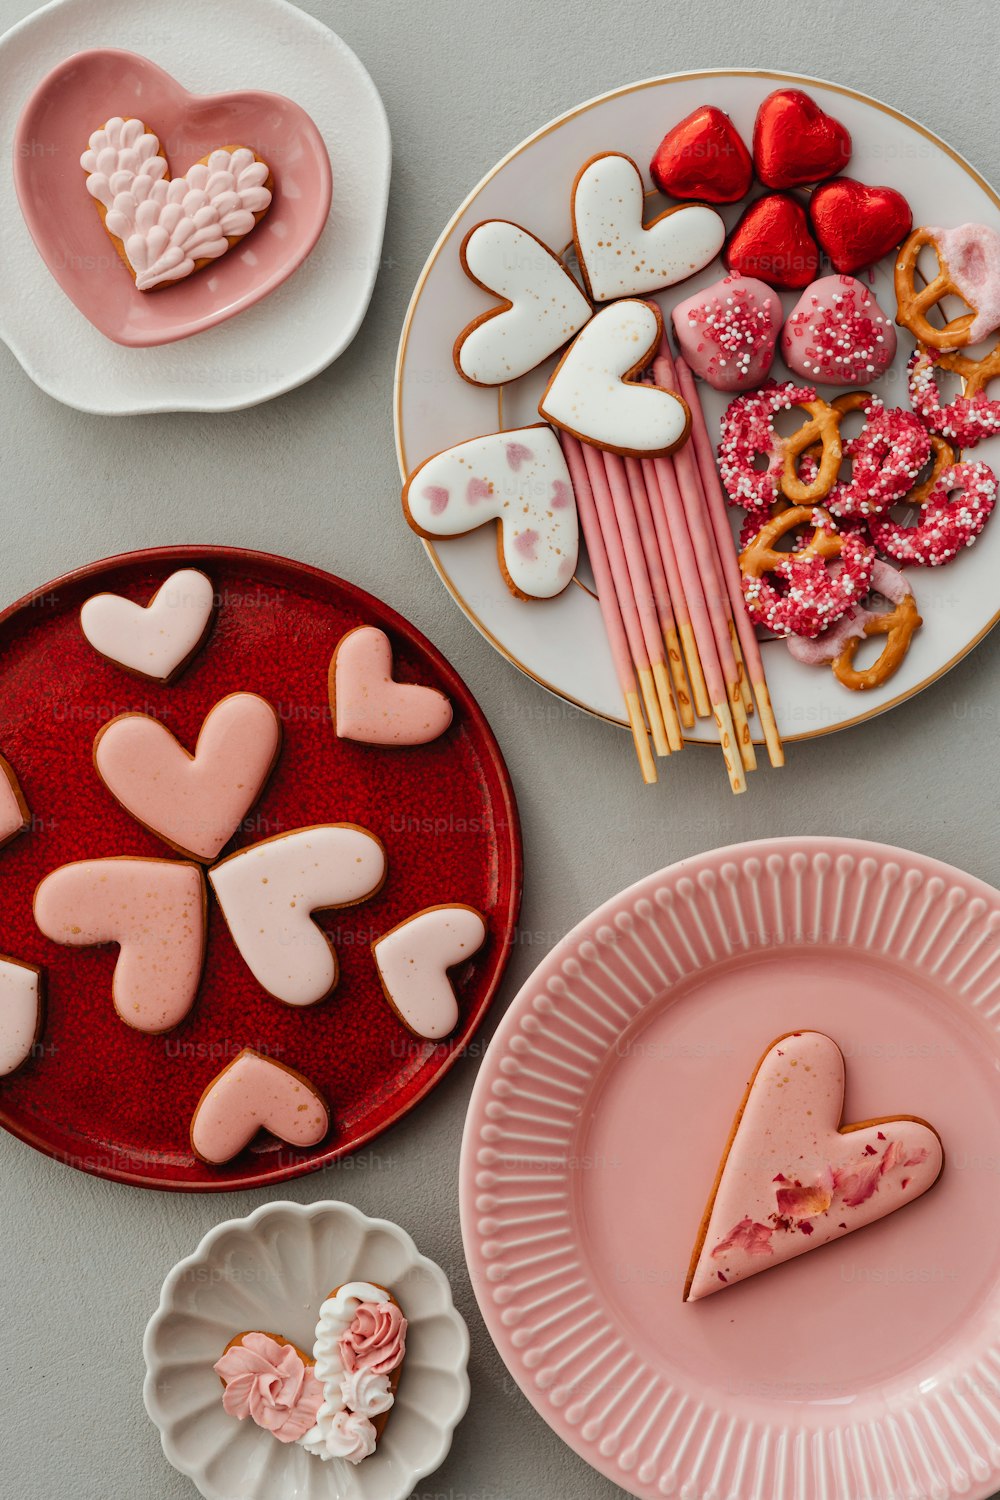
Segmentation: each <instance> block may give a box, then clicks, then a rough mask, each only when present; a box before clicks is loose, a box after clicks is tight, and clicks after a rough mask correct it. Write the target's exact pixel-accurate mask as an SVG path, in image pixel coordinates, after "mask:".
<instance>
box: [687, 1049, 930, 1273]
mask: <svg viewBox="0 0 1000 1500" xmlns="http://www.w3.org/2000/svg"><path fill="white" fill-rule="evenodd" d="M843 1108H844V1058H843V1054H842V1052H841V1050H840V1048H839V1047H838V1046H837V1044H836V1042H834V1041H831V1039H830V1038H829V1037H828V1036H824V1035H823V1034H822V1033H821V1032H818V1031H796V1032H791V1033H789V1034H788V1035H787V1036H782V1037H779V1038H778V1039H777V1041H775V1042H773V1043H772V1044H771V1046H770V1047H769V1048H768V1050H767V1052H765V1054H764V1056H763V1057H762V1058H761V1060H760V1062H759V1063H758V1065H757V1069H756V1072H755V1073H754V1076H753V1078H752V1079H751V1081H750V1084H749V1087H748V1089H747V1092H746V1094H745V1096H744V1099H743V1103H742V1105H741V1106H740V1110H739V1113H738V1115H737V1117H736V1121H735V1123H734V1125H733V1129H732V1134H731V1136H730V1139H729V1144H728V1146H727V1148H726V1152H725V1155H724V1157H723V1160H722V1165H721V1166H720V1168H719V1173H718V1176H717V1178H716V1182H715V1187H714V1188H713V1190H712V1195H711V1197H710V1199H709V1202H708V1206H707V1208H706V1210H705V1216H704V1219H703V1220H702V1225H701V1229H700V1230H699V1233H698V1238H697V1241H696V1243H695V1247H694V1253H693V1254H692V1257H691V1266H690V1269H689V1271H688V1277H687V1282H686V1284H685V1288H684V1299H685V1301H687V1302H696V1301H698V1300H699V1299H700V1298H702V1297H707V1296H710V1295H711V1293H712V1292H718V1291H721V1290H722V1289H723V1288H724V1287H727V1286H732V1285H733V1284H734V1283H735V1282H737V1281H744V1280H746V1278H747V1277H749V1276H755V1275H756V1274H757V1273H758V1272H759V1271H767V1270H770V1269H771V1268H772V1267H773V1266H779V1265H781V1264H782V1263H783V1262H784V1261H787V1260H791V1259H792V1258H793V1257H794V1256H797V1255H803V1254H804V1253H805V1252H806V1251H807V1250H815V1249H817V1248H818V1247H819V1246H820V1245H826V1244H829V1243H830V1241H831V1240H836V1239H840V1238H841V1237H842V1236H843V1235H845V1234H849V1233H850V1232H851V1231H852V1230H855V1229H863V1228H864V1227H865V1226H866V1225H868V1224H873V1223H874V1222H875V1221H876V1220H877V1219H882V1218H884V1217H885V1216H886V1215H887V1214H891V1213H893V1212H894V1210H896V1209H897V1208H904V1207H905V1206H906V1205H907V1204H908V1203H912V1202H913V1201H914V1199H916V1198H919V1197H920V1196H921V1195H922V1194H923V1193H926V1192H927V1190H928V1188H930V1187H933V1185H934V1183H935V1182H936V1181H937V1179H938V1176H939V1175H940V1172H941V1168H942V1166H943V1164H944V1153H943V1150H942V1147H941V1141H940V1138H939V1137H938V1135H937V1133H936V1131H935V1130H934V1129H933V1127H932V1126H930V1125H928V1124H927V1123H926V1121H924V1120H920V1119H917V1118H915V1117H914V1116H911V1115H900V1116H897V1117H895V1118H888V1119H873V1120H865V1121H862V1122H861V1123H859V1124H854V1125H842V1124H841V1120H842V1115H843Z"/></svg>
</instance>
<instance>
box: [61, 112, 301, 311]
mask: <svg viewBox="0 0 1000 1500" xmlns="http://www.w3.org/2000/svg"><path fill="white" fill-rule="evenodd" d="M80 165H81V166H82V168H83V170H84V171H85V172H86V174H87V192H88V193H89V194H90V196H91V197H92V198H93V199H94V201H95V203H96V204H97V210H98V212H99V214H100V216H101V219H102V221H103V223H104V227H105V229H106V230H107V232H108V234H109V235H110V236H111V239H112V242H113V243H114V246H115V249H116V250H117V251H118V254H119V256H120V257H121V259H122V261H123V262H124V263H125V265H126V267H127V268H128V270H129V272H130V274H131V276H132V278H133V280H134V281H135V284H136V288H137V290H139V291H140V292H148V291H153V290H155V289H156V288H157V287H163V286H169V285H170V283H171V282H175V281H180V280H181V279H182V278H183V277H185V276H190V275H191V273H192V272H193V271H197V270H200V269H201V267H202V266H207V265H208V264H209V263H210V262H211V261H214V260H218V258H219V256H221V255H225V254H226V252H227V251H228V250H230V249H231V248H232V247H233V246H234V245H236V244H238V243H239V241H240V240H242V239H244V238H245V237H246V235H248V234H249V233H250V231H251V229H253V228H254V227H255V225H257V224H258V223H259V222H260V220H261V219H262V218H263V217H264V215H265V214H266V213H267V210H268V209H269V208H270V206H271V188H272V186H273V179H272V177H271V170H270V168H269V167H268V165H267V163H266V162H264V161H261V160H260V158H259V157H258V156H256V155H255V153H254V152H253V151H251V150H250V149H249V147H247V146H222V147H219V148H218V149H217V150H215V151H212V152H210V153H209V154H208V156H205V157H202V159H201V161H199V162H196V163H195V164H194V166H192V167H190V168H189V169H188V171H187V174H186V175H185V176H184V177H173V178H172V177H171V176H170V169H169V167H168V165H167V160H166V157H165V156H164V154H163V151H162V148H161V146H160V142H159V139H158V138H157V136H155V135H154V134H153V133H152V132H151V131H148V130H147V129H146V127H145V125H144V124H143V122H142V121H141V120H135V119H129V120H125V119H122V117H121V116H120V115H116V116H114V117H113V118H112V119H110V120H108V121H107V123H106V124H105V125H103V126H102V127H101V128H100V130H95V131H94V133H93V135H92V136H91V137H90V142H89V145H88V149H87V150H86V151H85V152H84V153H83V155H82V156H81V157H80Z"/></svg>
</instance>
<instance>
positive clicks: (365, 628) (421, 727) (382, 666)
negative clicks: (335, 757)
mask: <svg viewBox="0 0 1000 1500" xmlns="http://www.w3.org/2000/svg"><path fill="white" fill-rule="evenodd" d="M330 707H331V710H332V712H333V724H334V730H335V732H336V734H337V737H338V738H339V739H342V740H358V741H359V742H360V743H361V744H363V745H426V744H428V743H429V742H430V741H431V740H436V739H439V738H440V737H441V735H442V734H444V732H445V730H446V729H447V728H448V726H449V725H450V723H451V717H452V710H451V702H450V700H449V699H448V698H447V697H446V696H445V694H444V693H440V692H438V690H437V688H431V687H423V686H422V685H421V684H420V683H416V682H397V681H396V679H395V678H394V677H393V675H392V643H391V642H390V640H389V637H388V636H387V635H386V634H385V632H384V631H383V630H376V629H375V627H374V626H373V625H360V626H358V628H357V629H356V630H349V631H348V633H347V634H346V635H345V636H344V637H343V638H342V639H341V641H340V642H339V643H338V645H337V649H336V651H335V652H334V653H333V659H332V661H331V662H330Z"/></svg>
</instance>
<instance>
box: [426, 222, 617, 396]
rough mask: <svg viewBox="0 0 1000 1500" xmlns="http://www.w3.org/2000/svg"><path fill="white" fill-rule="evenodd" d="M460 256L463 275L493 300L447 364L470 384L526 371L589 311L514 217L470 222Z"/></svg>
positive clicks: (465, 330)
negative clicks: (512, 220) (493, 304)
mask: <svg viewBox="0 0 1000 1500" xmlns="http://www.w3.org/2000/svg"><path fill="white" fill-rule="evenodd" d="M460 255H461V260H462V269H463V270H464V271H465V274H466V276H468V277H469V279H470V281H474V282H475V283H476V285H477V286H479V287H482V289H483V291H484V292H489V293H490V294H491V295H492V296H494V297H497V298H499V301H500V305H499V307H493V308H490V310H489V311H488V312H484V313H480V315H479V317H478V318H474V319H473V320H472V322H471V323H469V324H468V325H467V326H466V327H465V328H463V329H462V332H461V333H460V334H459V335H458V338H457V339H456V340H455V349H454V359H455V368H456V369H457V370H458V373H459V374H460V375H461V376H462V377H463V379H465V380H468V381H469V382H470V384H472V385H485V386H490V385H502V384H503V383H504V382H505V381H508V380H517V379H518V378H519V376H521V375H526V374H527V373H528V371H529V370H533V369H534V368H535V366H536V365H540V364H541V363H542V361H543V360H545V359H548V358H549V356H550V355H551V354H555V353H556V351H557V350H559V349H561V348H562V347H563V345H564V344H566V343H568V342H569V340H570V339H571V338H572V337H573V335H574V334H575V333H579V331H580V329H581V328H582V327H583V325H584V324H585V323H586V322H587V320H588V319H589V318H590V315H591V313H592V312H593V308H592V307H591V305H590V300H589V298H587V297H585V296H584V294H583V292H582V291H581V290H580V288H579V287H578V286H577V284H576V282H575V281H574V280H573V278H572V276H571V275H570V273H569V272H568V271H567V269H566V267H565V266H564V265H563V263H562V261H560V260H558V259H557V257H556V256H555V255H553V253H552V251H551V250H550V249H549V248H548V246H547V245H543V244H542V242H541V240H539V239H536V237H535V236H534V235H533V234H530V233H529V232H528V230H527V229H522V228H521V226H520V225H519V224H512V223H510V222H509V221H508V220H507V219H488V220H487V221H486V222H485V223H483V224H476V225H475V227H474V228H472V229H470V230H469V232H468V234H467V235H466V236H465V239H464V240H463V241H462V248H461V251H460Z"/></svg>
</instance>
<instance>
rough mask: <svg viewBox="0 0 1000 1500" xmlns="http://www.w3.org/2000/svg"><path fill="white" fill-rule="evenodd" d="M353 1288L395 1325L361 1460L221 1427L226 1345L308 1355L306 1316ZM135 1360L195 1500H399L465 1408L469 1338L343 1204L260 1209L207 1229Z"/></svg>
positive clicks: (311, 1319) (423, 1276)
mask: <svg viewBox="0 0 1000 1500" xmlns="http://www.w3.org/2000/svg"><path fill="white" fill-rule="evenodd" d="M356 1280H365V1281H372V1282H374V1283H375V1284H376V1285H378V1286H384V1287H387V1288H391V1289H392V1293H393V1295H394V1296H395V1297H396V1298H397V1300H398V1301H399V1303H400V1306H401V1307H402V1309H403V1311H404V1314H405V1316H406V1318H407V1321H408V1324H409V1327H408V1329H407V1352H406V1360H405V1362H404V1365H403V1368H402V1372H401V1375H400V1380H399V1388H398V1391H397V1394H396V1402H395V1405H394V1406H393V1409H392V1411H391V1412H390V1414H389V1420H388V1423H387V1424H386V1427H385V1431H384V1433H383V1434H382V1436H381V1437H380V1439H379V1443H378V1447H377V1449H376V1451H375V1453H373V1454H372V1456H371V1457H370V1458H367V1459H364V1460H363V1461H362V1462H361V1463H360V1464H357V1465H352V1464H349V1463H346V1462H344V1461H342V1460H340V1459H332V1460H330V1461H329V1462H322V1461H321V1460H320V1459H318V1458H316V1457H313V1456H311V1455H310V1454H309V1453H307V1452H306V1451H305V1449H304V1448H303V1447H301V1446H300V1445H299V1444H298V1443H290V1444H286V1443H281V1442H278V1441H276V1440H275V1439H274V1438H273V1437H272V1436H271V1434H270V1433H268V1432H265V1431H264V1430H263V1429H262V1428H260V1427H257V1426H255V1425H254V1424H253V1423H252V1422H251V1421H249V1420H248V1421H245V1422H240V1421H237V1420H236V1419H235V1418H234V1417H231V1416H228V1415H227V1414H226V1412H225V1411H224V1410H223V1406H222V1385H221V1382H220V1380H219V1377H218V1375H216V1374H215V1372H214V1369H213V1366H214V1364H215V1362H216V1360H218V1359H219V1357H220V1355H221V1354H222V1351H223V1349H224V1348H225V1346H226V1345H227V1344H228V1343H229V1341H230V1339H232V1338H233V1337H235V1335H236V1334H238V1333H242V1332H244V1331H246V1330H251V1329H258V1330H264V1331H269V1332H272V1331H273V1332H277V1333H279V1334H280V1335H281V1336H282V1337H284V1338H286V1339H288V1340H289V1341H290V1342H292V1343H294V1344H296V1345H298V1346H299V1347H300V1348H301V1349H305V1350H311V1349H312V1347H313V1337H314V1331H315V1326H316V1320H317V1316H318V1312H319V1308H320V1305H321V1304H322V1302H323V1301H324V1300H325V1298H326V1297H327V1296H328V1295H329V1293H330V1292H331V1291H332V1290H333V1289H334V1288H335V1287H337V1286H339V1285H341V1284H342V1283H344V1282H347V1281H356ZM143 1348H144V1353H145V1357H146V1380H145V1385H144V1387H143V1399H144V1401H145V1404H146V1410H147V1411H148V1413H149V1415H150V1417H151V1418H152V1420H153V1421H154V1422H155V1423H156V1426H157V1427H158V1428H159V1431H160V1437H161V1441H162V1443H163V1451H164V1453H165V1454H166V1456H167V1458H168V1459H169V1460H170V1462H171V1463H172V1464H173V1466H174V1468H175V1469H178V1470H180V1472H181V1473H182V1474H186V1475H187V1476H188V1477H189V1478H190V1479H191V1480H192V1481H193V1482H194V1484H195V1485H196V1486H197V1489H198V1491H199V1493H200V1494H201V1495H203V1496H204V1497H205V1500H405V1497H407V1496H408V1495H410V1493H411V1491H412V1490H413V1488H414V1486H415V1485H416V1484H417V1483H418V1482H419V1480H421V1479H422V1478H423V1477H424V1476H425V1475H427V1474H430V1473H432V1472H433V1471H434V1470H435V1469H437V1468H438V1467H439V1466H440V1465H441V1464H442V1463H443V1461H444V1459H445V1457H446V1456H447V1453H448V1450H449V1448H450V1447H451V1440H452V1434H453V1432H454V1429H455V1427H456V1426H457V1424H458V1423H459V1422H460V1421H461V1419H462V1417H463V1416H464V1414H465V1409H466V1407H467V1405H468V1401H469V1379H468V1374H467V1368H466V1367H467V1365H468V1358H469V1336H468V1332H467V1330H466V1327H465V1324H464V1322H463V1321H462V1318H461V1316H460V1314H459V1313H458V1312H457V1311H456V1309H455V1306H454V1304H453V1302H452V1298H451V1288H450V1286H449V1284H448V1279H447V1277H446V1276H445V1274H444V1272H443V1271H442V1270H441V1269H440V1267H439V1266H437V1265H435V1264H434V1262H433V1261H430V1260H428V1259H427V1258H426V1257H425V1256H423V1255H421V1254H420V1253H419V1252H418V1250H417V1248H416V1246H415V1245H414V1243H413V1241H412V1240H411V1238H410V1236H409V1235H408V1234H406V1232H405V1231H404V1230H402V1229H400V1228H399V1227H398V1226H397V1225H395V1224H391V1223H389V1222H388V1221H387V1220H385V1219H370V1218H368V1217H367V1216H366V1215H364V1214H362V1213H360V1212H359V1211H358V1210H357V1209H356V1208H353V1207H352V1206H351V1205H350V1204H346V1203H314V1204H309V1205H302V1204H297V1203H270V1204H266V1205H265V1206H264V1207H263V1208H259V1209H258V1210H257V1211H256V1212H255V1213H253V1214H251V1215H250V1217H249V1218H247V1219H233V1220H229V1221H228V1222H226V1223H223V1224H220V1225H218V1226H217V1227H216V1228H215V1229H212V1230H211V1231H210V1232H209V1233H208V1234H207V1235H206V1236H205V1238H204V1239H203V1240H202V1242H201V1244H200V1245H199V1246H198V1249H197V1250H196V1251H195V1252H194V1254H193V1255H191V1256H189V1257H188V1258H187V1259H186V1260H182V1261H181V1262H180V1263H179V1264H178V1265H177V1266H175V1267H174V1269H173V1270H172V1271H171V1272H170V1274H169V1276H168V1277H167V1279H166V1281H165V1282H164V1284H163V1291H162V1292H161V1295H160V1306H159V1308H158V1310H157V1311H156V1313H155V1314H154V1315H153V1317H152V1318H151V1319H150V1322H149V1326H148V1327H147V1329H146V1336H145V1340H144V1343H143Z"/></svg>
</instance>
